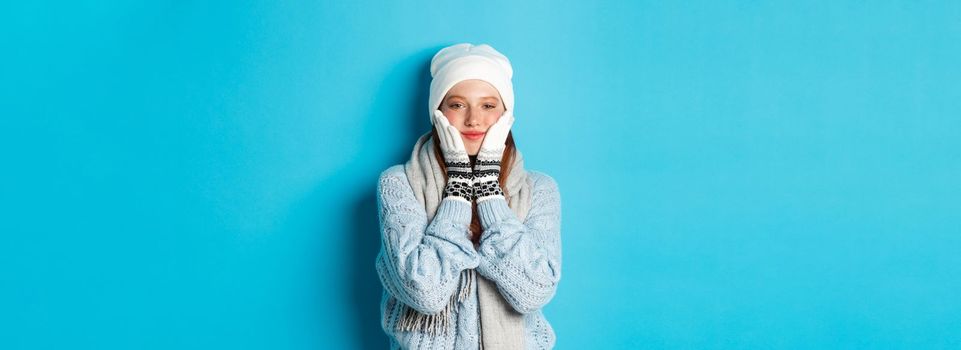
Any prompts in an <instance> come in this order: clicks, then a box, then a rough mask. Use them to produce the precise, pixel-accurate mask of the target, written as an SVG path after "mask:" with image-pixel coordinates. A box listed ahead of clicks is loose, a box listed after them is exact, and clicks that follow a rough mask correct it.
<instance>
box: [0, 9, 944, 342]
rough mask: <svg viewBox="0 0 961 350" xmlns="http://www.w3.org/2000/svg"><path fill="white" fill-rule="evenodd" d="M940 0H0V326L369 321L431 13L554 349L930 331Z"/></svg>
mask: <svg viewBox="0 0 961 350" xmlns="http://www.w3.org/2000/svg"><path fill="white" fill-rule="evenodd" d="M959 4H961V3H959V2H957V1H943V2H938V1H876V2H862V1H810V2H803V3H796V2H787V1H785V2H780V1H773V2H754V1H744V2H729V3H726V4H718V3H716V2H711V1H704V2H700V1H695V2H683V3H670V2H662V1H631V2H628V1H623V2H597V1H581V2H566V3H563V4H562V3H557V2H548V1H532V2H508V1H490V2H483V3H469V2H428V1H423V2H411V1H407V2H399V1H398V2H386V1H385V2H372V1H339V2H338V1H327V2H306V1H302V2H298V1H290V2H283V1H281V2H278V1H263V2H252V1H208V2H185V1H170V2H159V1H157V2H103V1H70V2H66V1H64V2H45V1H22V2H18V3H7V4H4V5H2V7H0V48H2V56H0V63H2V64H0V117H2V126H0V152H2V155H3V156H2V162H3V166H2V171H0V199H2V201H0V202H2V203H3V204H2V211H0V348H2V349H194V348H197V349H200V348H214V349H227V348H231V349H351V348H360V349H380V348H384V347H386V345H387V338H386V337H385V336H384V335H383V332H382V331H381V329H380V323H379V322H380V321H379V309H378V307H379V305H378V303H379V301H380V295H381V292H382V289H381V287H380V283H379V281H378V279H377V276H376V273H375V271H374V269H373V262H374V257H375V255H376V253H377V249H378V245H379V237H378V232H377V222H376V220H377V217H376V214H377V213H376V208H375V202H374V189H375V186H376V179H377V176H378V175H379V173H380V171H382V170H383V169H385V168H387V167H388V166H390V165H392V164H397V163H401V162H403V161H405V160H406V158H407V157H408V155H409V151H410V147H411V145H412V144H413V142H414V140H415V139H416V137H417V136H418V135H420V134H421V133H423V132H426V131H427V130H429V129H428V128H429V124H428V121H427V116H426V115H425V112H424V110H425V108H424V107H425V106H424V105H425V104H426V103H427V96H426V92H427V87H428V84H429V81H430V80H429V79H430V77H429V72H428V69H427V68H428V64H429V61H430V58H431V56H432V55H433V54H434V53H435V52H436V51H437V50H438V49H440V48H442V47H444V46H447V45H450V44H454V43H458V42H472V43H489V44H491V45H492V46H494V47H495V48H497V49H498V50H500V51H502V52H503V53H505V54H506V55H507V56H508V57H509V58H510V59H511V60H512V63H513V65H514V70H515V76H514V84H515V90H516V98H517V102H516V105H517V106H516V116H517V122H516V124H515V128H514V130H515V133H516V135H517V142H518V145H519V148H520V149H521V150H522V152H524V155H525V157H526V159H527V166H528V167H529V168H531V169H535V170H541V171H544V172H546V173H548V174H550V175H552V176H553V177H554V178H555V179H556V180H557V182H558V183H559V186H560V189H561V195H562V201H563V224H562V237H563V238H562V241H563V249H564V253H563V261H564V267H563V272H562V276H563V277H562V279H561V283H560V286H559V288H558V291H557V294H556V296H555V298H554V299H553V300H552V301H551V303H550V304H548V306H547V307H546V308H545V309H544V312H545V314H546V315H547V317H548V319H549V320H550V321H551V323H552V325H553V326H554V329H555V331H556V333H557V335H558V337H557V345H558V346H557V348H558V349H587V348H610V349H866V348H870V349H958V348H961V298H959V297H958V291H959V290H961V225H959V221H958V219H959V214H961V85H959V82H961V65H959V62H961V44H959V43H961V5H959Z"/></svg>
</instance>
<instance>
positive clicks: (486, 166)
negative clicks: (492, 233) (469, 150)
mask: <svg viewBox="0 0 961 350" xmlns="http://www.w3.org/2000/svg"><path fill="white" fill-rule="evenodd" d="M512 125H514V112H513V111H511V110H507V111H504V114H502V115H501V117H500V118H499V119H497V122H495V123H494V125H491V127H490V128H488V129H487V134H486V135H484V142H482V143H481V148H480V152H478V153H477V161H476V163H474V183H473V185H474V197H475V199H476V200H477V203H480V202H483V201H485V200H488V199H493V198H497V197H500V198H504V191H503V190H502V189H501V185H500V182H498V181H497V180H498V178H500V175H501V157H503V156H504V149H505V148H506V147H507V145H506V142H507V134H508V133H509V132H510V131H511V126H512Z"/></svg>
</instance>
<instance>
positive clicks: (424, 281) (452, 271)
mask: <svg viewBox="0 0 961 350" xmlns="http://www.w3.org/2000/svg"><path fill="white" fill-rule="evenodd" d="M527 172H528V179H527V181H528V182H530V184H531V185H532V189H533V191H532V198H531V208H530V211H529V212H528V214H527V218H525V219H524V221H523V222H521V220H519V219H518V218H517V215H516V214H514V212H513V211H511V209H510V207H508V205H507V201H505V200H504V199H501V198H496V199H491V200H487V201H484V202H481V203H480V204H478V208H477V211H478V215H480V222H481V227H482V228H483V234H482V236H481V241H480V244H479V246H477V247H475V245H474V244H473V242H471V241H470V239H469V238H468V234H469V229H468V226H469V225H470V222H471V215H472V214H471V205H470V204H467V203H464V202H460V201H455V200H450V199H447V200H443V201H441V203H440V205H439V206H438V208H437V213H436V214H435V216H434V218H433V220H430V222H428V219H427V213H426V211H425V209H424V206H423V204H421V203H420V202H419V201H418V200H417V199H416V198H415V197H414V192H413V189H412V188H411V186H410V183H409V182H408V180H407V175H406V173H405V172H404V166H403V165H395V166H392V167H390V168H388V169H387V170H385V171H384V172H383V173H381V175H380V181H379V183H378V185H377V206H378V210H379V218H380V233H381V243H382V244H381V249H380V253H379V254H378V256H377V260H378V261H377V264H376V265H377V273H378V275H379V276H380V280H381V283H382V284H383V286H384V294H383V297H382V299H381V305H380V309H381V313H382V318H381V327H382V328H383V330H384V332H385V333H386V334H387V335H388V336H389V338H390V342H391V349H478V347H479V344H480V334H479V320H480V318H479V313H478V307H477V305H478V304H477V284H476V283H474V284H473V288H472V289H473V290H472V291H471V295H470V296H469V297H468V298H466V300H465V301H463V302H458V303H457V305H456V307H455V308H454V310H453V311H454V327H451V329H450V330H449V331H448V332H446V334H443V335H441V336H429V335H427V334H423V333H420V332H411V331H401V330H398V329H397V328H395V326H396V324H397V322H398V321H399V320H400V318H401V316H402V315H403V312H404V311H405V309H406V307H411V308H413V309H415V310H417V311H420V312H422V313H425V314H435V313H438V312H440V311H441V310H442V309H443V308H444V307H445V306H446V304H447V303H448V302H449V300H450V298H451V296H452V295H453V294H454V293H455V292H456V291H457V288H458V286H459V285H460V277H461V271H463V270H465V269H471V268H474V269H475V270H476V272H477V273H478V274H480V275H482V276H484V277H486V278H487V279H489V280H491V281H493V282H494V283H496V284H497V286H498V290H499V291H500V292H501V295H503V296H504V298H505V299H506V300H507V302H508V303H509V304H510V305H511V306H512V307H513V308H514V309H515V310H517V311H518V312H520V313H522V314H523V315H524V328H525V330H524V331H525V335H526V338H525V344H526V346H527V349H550V348H553V347H554V343H555V339H556V338H555V335H554V330H553V328H552V327H551V325H550V324H549V323H548V322H547V320H546V319H545V318H544V315H543V314H542V313H541V307H543V306H544V305H545V304H547V302H548V301H550V300H551V298H552V297H553V296H554V292H555V291H556V289H557V283H558V281H559V280H560V277H561V240H560V219H561V208H560V194H559V192H558V189H557V184H556V183H555V182H554V179H552V178H551V177H550V176H548V175H546V174H543V173H540V172H536V171H530V170H528V171H527Z"/></svg>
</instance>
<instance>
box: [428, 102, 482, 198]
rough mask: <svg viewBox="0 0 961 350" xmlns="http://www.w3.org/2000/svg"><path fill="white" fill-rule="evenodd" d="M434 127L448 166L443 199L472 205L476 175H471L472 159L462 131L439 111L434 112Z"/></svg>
mask: <svg viewBox="0 0 961 350" xmlns="http://www.w3.org/2000/svg"><path fill="white" fill-rule="evenodd" d="M434 126H435V127H436V128H437V135H438V136H439V138H438V139H439V141H440V149H441V151H443V152H444V164H445V165H446V166H447V185H446V186H445V187H444V194H443V195H442V199H447V198H450V199H454V200H459V201H463V202H466V203H470V202H471V201H473V200H474V188H473V183H474V175H473V174H472V173H471V168H470V158H469V157H468V156H467V149H466V148H465V147H464V140H463V139H461V136H460V131H458V130H457V128H456V127H454V126H453V125H450V122H449V121H447V117H445V116H444V114H443V113H441V111H439V110H435V111H434Z"/></svg>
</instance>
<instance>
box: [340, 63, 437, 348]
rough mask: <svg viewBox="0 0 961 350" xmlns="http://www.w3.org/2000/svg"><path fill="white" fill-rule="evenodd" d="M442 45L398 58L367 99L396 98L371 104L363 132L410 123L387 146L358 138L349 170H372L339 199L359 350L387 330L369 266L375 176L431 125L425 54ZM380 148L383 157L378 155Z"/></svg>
mask: <svg viewBox="0 0 961 350" xmlns="http://www.w3.org/2000/svg"><path fill="white" fill-rule="evenodd" d="M442 47H443V46H439V47H436V48H434V49H431V50H424V51H421V52H419V53H417V54H415V55H412V56H410V57H409V58H407V59H405V60H403V61H401V62H400V63H399V64H397V66H396V67H395V69H393V70H392V71H391V73H390V74H389V75H388V76H387V77H386V79H385V80H384V81H383V83H382V84H381V85H380V86H381V87H380V89H378V91H377V92H376V94H375V95H374V96H373V99H372V101H396V102H398V103H397V104H393V103H375V104H374V107H373V109H371V111H370V113H369V114H368V115H367V118H366V119H365V120H366V124H367V125H366V127H365V131H364V133H363V135H364V137H389V136H385V135H392V134H393V135H396V132H397V131H398V130H384V129H383V127H382V126H383V125H390V124H388V123H384V122H383V121H384V120H385V118H397V119H398V120H403V121H408V122H407V123H406V124H407V125H409V127H408V128H406V129H401V130H402V131H406V132H403V133H402V135H400V137H399V139H400V140H402V142H401V143H400V144H397V145H396V147H391V148H390V149H386V150H385V149H384V148H382V147H376V148H371V147H372V146H376V143H368V142H361V143H359V144H361V145H363V146H362V147H366V148H364V149H361V150H360V152H359V156H358V157H357V158H355V159H354V160H353V161H352V164H351V165H350V167H349V168H350V169H375V170H374V171H364V172H362V173H363V178H362V179H360V181H361V183H363V184H364V186H362V188H363V189H364V190H363V191H361V192H359V193H357V196H356V197H354V198H346V199H347V201H345V202H344V203H352V204H353V205H352V206H351V207H350V208H351V209H352V212H350V213H349V219H350V220H349V222H348V225H347V227H348V232H347V234H349V236H350V237H352V240H351V244H352V247H350V248H351V249H350V254H348V255H347V256H349V258H348V259H349V260H348V261H345V262H344V266H349V267H350V269H352V271H351V273H349V274H347V276H349V278H350V280H348V281H344V282H345V283H344V284H343V285H349V286H350V288H351V293H350V295H352V299H351V300H350V303H351V305H353V309H354V310H356V311H357V313H358V314H357V315H356V318H355V319H356V320H357V321H356V324H355V325H354V330H355V336H356V339H357V341H358V342H357V343H358V344H361V346H362V349H386V348H389V342H388V338H387V335H386V334H385V333H384V331H383V329H382V328H381V314H380V313H381V311H380V301H381V297H382V294H383V286H382V285H381V283H380V278H379V277H378V276H377V270H376V269H375V267H374V264H375V263H374V261H375V259H376V257H377V253H378V252H379V250H380V244H381V242H380V224H379V221H378V217H377V215H378V213H377V202H376V200H377V197H376V196H377V194H376V190H377V180H378V177H379V175H380V172H381V171H383V170H385V169H387V168H388V167H390V166H391V165H394V164H402V163H404V162H406V161H407V159H408V158H409V157H410V151H411V148H412V147H413V145H414V143H415V142H416V141H417V138H418V137H420V136H421V135H423V134H424V133H425V132H427V131H429V130H430V123H429V121H428V119H427V116H426V115H425V113H426V112H425V109H424V105H425V104H426V103H427V98H428V96H427V95H428V89H429V86H430V80H431V77H430V59H431V57H433V55H434V53H436V52H437V51H438V50H440V49H441V48H442ZM397 105H401V106H407V108H406V109H404V110H401V111H400V112H399V113H400V115H398V111H397V109H395V108H391V106H397ZM385 152H386V153H387V154H388V157H384V156H383V154H384V153H385ZM383 159H386V160H389V162H387V163H378V164H364V163H365V162H370V161H371V160H383ZM349 173H351V175H356V174H357V173H358V172H357V171H356V170H355V171H350V172H349ZM340 176H341V175H338V176H337V177H340ZM352 177H355V176H352ZM355 180H356V179H355ZM335 183H336V181H335ZM345 214H347V213H345ZM345 217H346V215H345Z"/></svg>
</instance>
